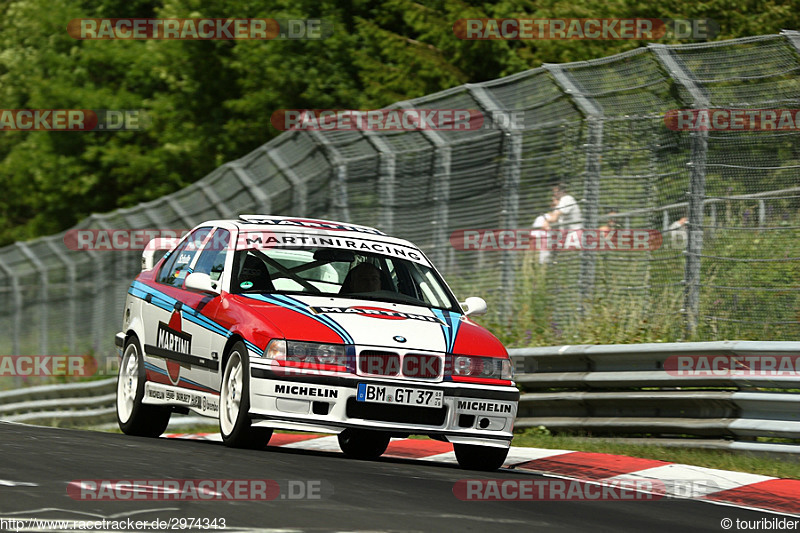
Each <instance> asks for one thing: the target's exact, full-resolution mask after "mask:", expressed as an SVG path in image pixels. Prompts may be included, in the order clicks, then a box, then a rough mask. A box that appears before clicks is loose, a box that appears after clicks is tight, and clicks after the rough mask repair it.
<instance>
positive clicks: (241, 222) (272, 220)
mask: <svg viewBox="0 0 800 533" xmlns="http://www.w3.org/2000/svg"><path fill="white" fill-rule="evenodd" d="M202 225H218V226H230V225H232V226H235V227H236V228H238V229H239V230H240V231H270V232H297V231H301V230H303V229H307V230H313V231H314V233H316V234H319V233H322V234H323V235H328V236H334V237H351V238H359V239H365V238H370V237H371V238H372V239H373V240H380V241H382V242H389V243H394V244H402V245H406V246H410V247H412V248H417V249H419V247H418V246H417V245H415V244H414V243H412V242H410V241H407V240H405V239H400V238H397V237H391V236H389V235H387V234H386V233H384V232H382V231H381V230H379V229H376V228H372V227H369V226H362V225H359V224H351V223H349V222H339V221H335V220H325V219H319V218H306V217H287V216H276V215H260V214H254V215H239V218H238V219H224V220H209V221H207V222H204V223H203V224H202ZM376 237H377V239H375V238H376Z"/></svg>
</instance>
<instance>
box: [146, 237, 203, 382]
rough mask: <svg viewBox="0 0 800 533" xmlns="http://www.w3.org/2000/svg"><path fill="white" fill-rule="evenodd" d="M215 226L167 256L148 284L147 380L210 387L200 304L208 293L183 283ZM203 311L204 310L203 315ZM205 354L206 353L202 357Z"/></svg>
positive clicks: (183, 243)
mask: <svg viewBox="0 0 800 533" xmlns="http://www.w3.org/2000/svg"><path fill="white" fill-rule="evenodd" d="M211 232H212V228H211V227H208V226H205V227H200V228H197V229H196V230H194V231H192V232H191V233H190V234H189V235H188V236H187V238H186V239H185V240H184V241H183V242H182V243H181V244H180V245H179V246H178V248H176V249H175V251H174V252H173V253H172V254H171V255H170V256H169V257H168V258H167V259H166V260H165V261H164V263H163V264H162V266H161V268H160V270H159V271H158V273H157V274H156V277H155V283H154V284H152V285H151V286H149V287H148V292H149V294H148V295H147V296H146V297H145V302H146V307H145V312H144V313H143V319H144V322H145V339H144V352H145V356H146V359H145V366H146V370H147V374H148V380H150V381H154V382H156V383H162V384H164V385H173V386H180V387H184V388H187V389H194V390H204V391H208V392H210V391H211V390H212V389H210V388H209V384H210V383H211V379H210V377H209V376H208V374H209V371H211V370H213V368H211V367H213V366H214V365H213V364H211V363H209V362H208V361H206V359H208V355H207V347H208V342H209V341H208V336H209V333H208V332H207V328H204V327H201V324H203V323H204V320H203V319H202V318H199V317H198V314H199V313H198V307H202V305H201V304H202V302H203V300H204V299H205V298H207V297H208V295H207V294H199V293H197V292H195V291H188V290H186V289H185V288H184V283H185V280H186V276H188V275H189V274H190V273H191V272H192V269H193V266H194V265H195V264H196V262H197V258H198V254H199V252H200V250H201V249H202V246H203V243H205V242H207V241H209V240H210V236H211ZM200 316H202V315H200ZM204 354H205V357H204Z"/></svg>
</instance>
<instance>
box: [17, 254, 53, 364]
mask: <svg viewBox="0 0 800 533" xmlns="http://www.w3.org/2000/svg"><path fill="white" fill-rule="evenodd" d="M14 244H15V245H16V246H17V248H19V250H20V252H22V255H24V256H25V257H26V258H27V259H28V261H30V262H31V264H33V268H35V269H36V271H37V272H38V273H39V280H40V281H41V285H42V286H41V287H40V292H39V302H38V304H39V309H40V311H39V312H40V316H41V320H42V323H41V324H40V326H41V330H40V332H39V354H40V355H48V351H49V350H48V342H47V339H48V332H49V331H50V327H49V325H48V323H47V322H48V320H47V318H48V314H49V312H48V310H49V305H48V301H47V300H48V297H47V296H48V292H49V291H48V285H49V283H48V279H47V268H46V267H45V266H44V263H42V261H41V260H40V259H39V258H38V257H36V255H35V254H34V253H33V252H31V249H30V248H29V247H28V245H27V244H26V243H24V242H17V243H14Z"/></svg>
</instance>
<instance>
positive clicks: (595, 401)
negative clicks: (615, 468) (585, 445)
mask: <svg viewBox="0 0 800 533" xmlns="http://www.w3.org/2000/svg"><path fill="white" fill-rule="evenodd" d="M509 352H510V353H511V356H512V358H513V359H514V360H515V363H516V368H517V376H516V381H517V384H518V385H520V387H521V388H522V391H523V394H522V396H521V398H520V405H519V412H518V415H517V421H516V427H518V428H525V427H538V426H545V427H546V428H548V429H550V430H551V431H552V430H556V431H580V432H585V433H589V434H591V435H593V436H599V435H615V436H619V435H637V436H638V435H645V436H647V437H655V439H653V441H657V439H663V438H669V437H678V438H687V437H688V438H692V437H695V438H697V437H701V438H702V437H705V438H708V437H713V438H716V439H726V440H728V441H730V443H731V445H730V446H727V447H729V448H733V449H748V450H761V451H769V452H791V453H800V445H797V444H778V443H774V442H771V443H767V442H758V440H757V439H759V438H762V439H763V438H771V439H800V373H798V372H794V371H783V372H770V371H767V370H765V369H763V368H759V369H751V370H750V371H746V370H745V371H741V370H740V371H738V372H730V371H724V370H718V371H708V372H694V373H692V372H689V371H683V372H680V371H676V370H675V368H674V367H673V366H672V364H668V359H669V358H670V357H677V356H690V357H692V356H709V358H711V359H713V357H718V356H725V357H728V358H729V360H731V359H732V360H734V361H740V362H741V363H742V364H743V365H750V364H751V362H752V361H753V360H754V359H752V358H756V360H762V361H763V360H764V358H765V356H775V357H777V358H783V360H791V359H790V358H791V356H794V357H798V356H800V342H754V341H727V342H691V343H663V344H660V343H659V344H635V345H603V346H594V345H578V346H553V347H546V348H521V349H512V350H509ZM787 356H788V357H787ZM748 358H751V359H749V360H748ZM740 368H744V367H740ZM712 370H713V369H712ZM779 374H780V375H779ZM764 389H767V390H764ZM686 444H687V445H688V444H691V441H690V440H688V439H687V441H686Z"/></svg>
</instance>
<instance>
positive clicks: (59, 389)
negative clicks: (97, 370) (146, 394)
mask: <svg viewBox="0 0 800 533" xmlns="http://www.w3.org/2000/svg"><path fill="white" fill-rule="evenodd" d="M116 390H117V378H115V377H114V378H108V379H103V380H98V381H85V382H80V383H67V384H62V385H42V386H38V387H27V388H24V389H16V390H10V391H3V392H0V420H5V421H7V422H27V423H40V424H54V425H58V426H94V425H99V424H103V423H108V422H111V421H114V420H116V414H115V398H116Z"/></svg>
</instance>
